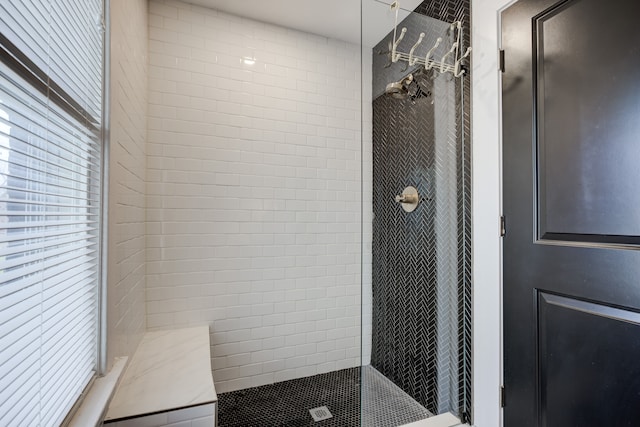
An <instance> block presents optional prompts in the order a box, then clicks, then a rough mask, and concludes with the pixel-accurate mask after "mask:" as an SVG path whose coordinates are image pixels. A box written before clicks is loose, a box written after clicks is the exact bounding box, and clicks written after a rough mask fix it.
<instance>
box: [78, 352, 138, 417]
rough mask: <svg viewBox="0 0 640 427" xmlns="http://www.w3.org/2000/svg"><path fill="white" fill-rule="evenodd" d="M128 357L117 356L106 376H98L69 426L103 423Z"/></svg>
mask: <svg viewBox="0 0 640 427" xmlns="http://www.w3.org/2000/svg"><path fill="white" fill-rule="evenodd" d="M127 359H128V358H127V357H117V358H116V359H115V362H114V364H113V367H112V368H111V370H110V371H109V373H107V375H105V376H104V377H100V378H97V379H96V380H95V381H94V382H93V385H92V386H91V389H90V390H89V393H87V396H86V397H85V398H84V400H83V401H82V403H81V404H80V407H79V408H78V410H77V411H76V413H75V415H74V416H73V418H72V419H71V421H70V422H69V424H68V427H90V426H100V425H102V420H103V419H104V416H105V415H106V413H107V409H108V408H109V402H111V398H112V397H113V394H114V392H115V390H116V387H117V386H118V381H119V380H120V378H121V377H122V374H123V373H124V368H125V366H127Z"/></svg>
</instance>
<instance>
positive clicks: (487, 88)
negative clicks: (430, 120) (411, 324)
mask: <svg viewBox="0 0 640 427" xmlns="http://www.w3.org/2000/svg"><path fill="white" fill-rule="evenodd" d="M507 3H509V0H472V4H471V11H472V34H471V40H472V46H473V59H472V60H473V73H472V79H473V81H472V137H473V153H472V156H473V157H472V159H473V160H472V162H473V164H472V170H473V172H472V174H473V175H472V187H473V188H472V192H473V204H472V209H473V212H472V214H473V237H472V241H473V412H474V423H475V425H476V426H478V427H495V426H499V425H500V424H501V410H500V408H499V398H498V389H499V386H500V383H501V372H502V364H501V359H502V355H501V347H500V345H501V336H500V332H501V264H500V262H501V254H500V251H501V242H500V237H499V225H498V224H499V222H498V218H499V216H500V212H501V193H500V188H501V181H500V180H501V175H500V169H501V157H500V156H501V145H500V137H501V136H500V135H501V131H500V126H501V125H500V114H501V113H500V108H499V105H500V104H499V102H500V80H499V78H500V76H499V71H498V21H497V18H498V10H499V9H501V8H503V7H504V6H505V5H506V4H507Z"/></svg>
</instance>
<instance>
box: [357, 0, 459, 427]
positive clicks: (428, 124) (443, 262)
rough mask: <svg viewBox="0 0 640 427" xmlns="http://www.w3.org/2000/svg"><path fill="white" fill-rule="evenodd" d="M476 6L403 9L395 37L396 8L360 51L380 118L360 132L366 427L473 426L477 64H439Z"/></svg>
mask: <svg viewBox="0 0 640 427" xmlns="http://www.w3.org/2000/svg"><path fill="white" fill-rule="evenodd" d="M468 6H469V5H468V2H446V1H443V2H423V3H422V4H421V5H420V6H419V7H418V8H417V9H416V11H415V12H409V11H402V10H399V11H398V13H399V19H398V24H397V28H396V27H395V25H396V21H395V19H396V17H395V12H394V11H391V10H388V11H387V15H388V22H389V26H388V29H389V34H388V35H387V36H386V37H384V38H383V39H382V40H381V41H380V42H379V43H378V44H377V45H376V46H375V47H374V48H373V49H372V50H369V51H368V52H367V48H366V47H365V48H363V55H371V58H372V61H371V62H372V82H373V84H372V92H371V94H372V99H371V100H363V111H365V112H366V111H367V108H369V109H371V114H372V117H371V118H372V132H371V134H367V132H366V129H365V131H364V132H363V162H364V164H363V171H364V179H363V183H364V185H363V192H364V195H363V200H364V203H363V223H364V227H363V230H364V233H363V254H364V256H363V272H364V274H363V310H362V313H363V314H362V315H363V319H362V325H363V334H362V340H363V344H362V350H363V354H362V360H363V368H362V394H361V401H362V425H365V426H368V425H370V426H374V425H375V426H378V425H389V426H392V425H403V424H406V423H409V422H413V421H417V420H420V419H423V418H426V417H428V416H431V415H435V414H443V413H447V412H450V413H452V414H454V415H456V416H457V417H458V418H459V419H460V420H461V421H470V419H471V410H470V408H471V396H470V390H471V363H470V349H471V324H470V319H471V313H470V310H471V306H470V301H471V290H470V289H471V283H470V215H469V209H470V194H469V189H470V182H469V180H470V169H469V165H470V161H469V152H470V144H469V138H468V127H469V105H468V94H469V77H468V69H467V68H466V67H468V62H466V61H462V62H460V65H462V66H461V67H460V68H458V69H455V67H452V68H454V69H452V70H451V71H449V72H447V71H446V69H445V67H442V68H441V67H439V66H438V65H439V61H444V62H445V63H447V64H449V63H450V64H452V65H453V64H454V63H455V62H454V61H449V59H450V58H448V54H449V53H450V52H452V51H453V50H455V48H456V47H457V48H458V51H459V53H458V55H459V56H458V57H461V56H462V55H463V54H464V52H465V49H466V47H468V46H469V39H468V36H467V35H468V33H469V32H468V28H469V27H468V24H469V22H468V21H469V20H468V18H469V14H468ZM386 7H387V8H389V6H386ZM363 8H366V4H363ZM403 12H404V13H403ZM366 14H367V11H366V10H363V15H364V16H366ZM456 21H462V24H461V26H460V27H459V28H457V27H456V26H455V25H452V23H453V22H456ZM366 25H367V21H366V20H364V19H363V32H366ZM405 28H406V30H404V29H405ZM458 35H461V37H459V38H458ZM394 41H395V43H394ZM398 41H399V42H398ZM456 42H457V43H458V45H457V46H455V45H454V44H455V43H456ZM394 45H395V49H394ZM397 52H405V53H409V57H407V55H406V54H405V55H404V57H403V56H402V54H401V55H398V54H397ZM394 54H395V55H394ZM398 57H400V58H399V60H397V61H394V59H398ZM416 58H418V61H416ZM420 60H421V61H420ZM413 62H416V63H415V64H412V63H413ZM420 62H423V63H420ZM424 62H426V66H425V64H424ZM364 63H365V67H364V68H365V69H366V67H367V65H366V64H367V62H366V60H365V61H364ZM434 63H435V64H436V65H435V66H434ZM429 68H430V69H429ZM456 74H458V76H456ZM363 81H365V82H366V79H363ZM363 93H366V90H365V91H363ZM369 102H371V104H370V105H366V104H368V103H369ZM365 123H366V120H365ZM367 173H370V174H371V175H370V177H367V175H366V174H367ZM367 178H370V182H371V184H370V185H371V187H370V188H368V186H367V183H368V182H369V180H368V179H367ZM369 194H370V195H371V197H369ZM380 405H384V406H385V407H386V415H384V416H383V419H377V418H376V417H377V415H376V407H378V406H380ZM416 405H417V406H416ZM421 409H422V411H421Z"/></svg>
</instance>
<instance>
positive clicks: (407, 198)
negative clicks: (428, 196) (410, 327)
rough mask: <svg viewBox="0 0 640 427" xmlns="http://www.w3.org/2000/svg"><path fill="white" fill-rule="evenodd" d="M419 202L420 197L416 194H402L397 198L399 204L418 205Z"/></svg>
mask: <svg viewBox="0 0 640 427" xmlns="http://www.w3.org/2000/svg"><path fill="white" fill-rule="evenodd" d="M417 201H418V196H417V195H415V194H402V195H399V196H396V202H398V203H416V202H417Z"/></svg>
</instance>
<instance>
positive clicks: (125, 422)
mask: <svg viewBox="0 0 640 427" xmlns="http://www.w3.org/2000/svg"><path fill="white" fill-rule="evenodd" d="M217 401H218V398H217V395H216V390H215V387H214V385H213V377H212V374H211V357H210V346H209V327H208V326H198V327H194V328H186V329H174V330H167V331H154V332H147V333H146V334H145V335H144V337H143V338H142V341H141V342H140V345H139V346H138V349H137V350H136V352H135V354H134V355H133V358H132V359H131V362H130V363H129V366H128V367H127V370H126V372H125V373H124V375H123V377H122V379H121V381H120V384H119V385H118V388H117V390H116V392H115V395H114V397H113V400H112V401H111V404H110V405H109V409H108V410H107V416H106V417H105V419H104V425H105V427H135V426H141V425H144V426H150V425H153V426H158V427H159V426H167V427H169V426H174V425H175V426H180V427H182V426H198V427H200V426H207V427H215V426H216V425H217V422H216V421H217Z"/></svg>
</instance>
